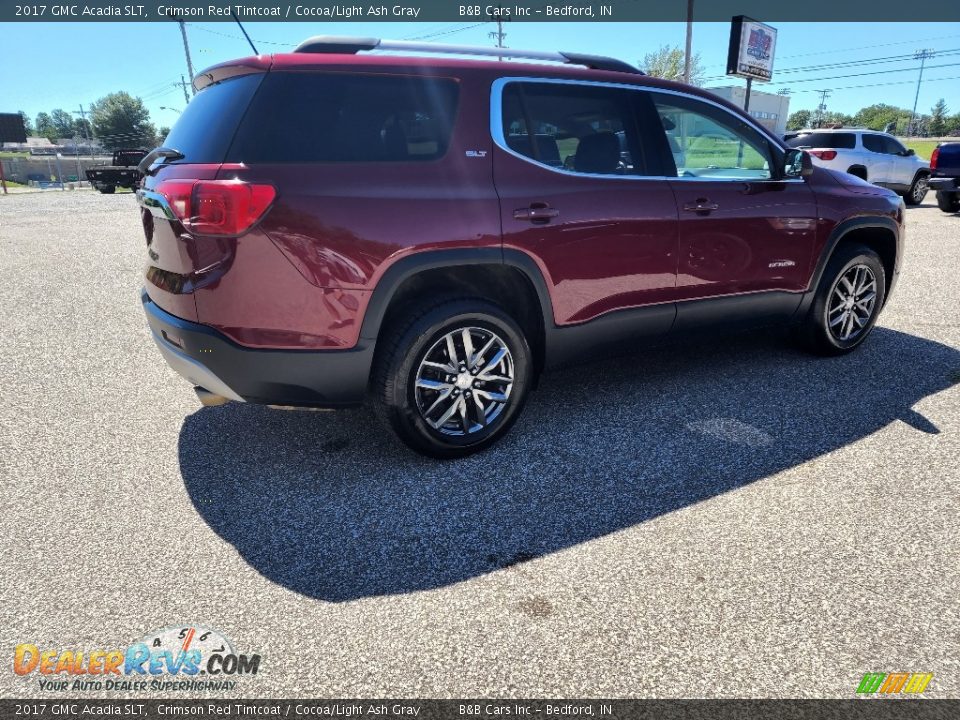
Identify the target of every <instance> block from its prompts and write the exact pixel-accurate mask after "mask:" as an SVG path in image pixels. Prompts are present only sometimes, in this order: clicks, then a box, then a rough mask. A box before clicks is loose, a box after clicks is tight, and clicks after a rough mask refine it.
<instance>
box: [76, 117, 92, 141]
mask: <svg viewBox="0 0 960 720" xmlns="http://www.w3.org/2000/svg"><path fill="white" fill-rule="evenodd" d="M73 133H74V135H76V136H77V137H81V138H84V139H87V138H92V137H93V128H92V127H90V121H89V120H87V119H86V118H77V119H76V120H74V121H73Z"/></svg>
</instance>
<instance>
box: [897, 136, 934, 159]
mask: <svg viewBox="0 0 960 720" xmlns="http://www.w3.org/2000/svg"><path fill="white" fill-rule="evenodd" d="M900 142H902V143H903V144H904V145H906V146H907V147H908V148H910V149H911V150H913V151H914V152H915V153H916V154H917V155H919V156H920V157H922V158H923V159H924V160H929V159H930V155H931V154H933V149H934V148H935V147H936V146H937V141H936V140H901V141H900Z"/></svg>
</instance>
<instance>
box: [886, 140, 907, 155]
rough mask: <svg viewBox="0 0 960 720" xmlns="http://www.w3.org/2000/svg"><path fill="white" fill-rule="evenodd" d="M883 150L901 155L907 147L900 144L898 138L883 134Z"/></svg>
mask: <svg viewBox="0 0 960 720" xmlns="http://www.w3.org/2000/svg"><path fill="white" fill-rule="evenodd" d="M882 137H883V151H884V152H885V153H888V154H890V155H899V154H900V153H902V152H906V148H905V147H904V146H903V145H901V144H900V141H898V140H897V139H896V138H892V137H887V136H886V135H883V136H882Z"/></svg>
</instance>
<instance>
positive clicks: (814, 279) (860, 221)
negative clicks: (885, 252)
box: [794, 215, 903, 318]
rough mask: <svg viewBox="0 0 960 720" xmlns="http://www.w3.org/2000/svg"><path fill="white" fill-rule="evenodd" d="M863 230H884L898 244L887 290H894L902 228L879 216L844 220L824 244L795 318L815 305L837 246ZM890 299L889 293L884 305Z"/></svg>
mask: <svg viewBox="0 0 960 720" xmlns="http://www.w3.org/2000/svg"><path fill="white" fill-rule="evenodd" d="M863 228H882V229H884V230H889V231H890V232H892V233H893V237H894V240H895V243H896V257H895V258H894V262H893V267H894V277H890V278H887V288H888V289H889V290H893V285H894V281H895V279H896V277H895V276H896V273H897V272H898V271H899V268H900V257H901V255H902V252H903V248H902V247H901V244H902V242H903V238H902V236H901V233H900V227H899V226H898V225H897V223H896V222H895V221H894V220H893V219H892V218H888V217H883V216H879V215H876V216H868V217H855V218H850V219H848V220H844V221H843V222H841V223H839V224H838V225H837V226H836V227H834V228H833V230H832V231H831V233H830V237H829V238H827V242H826V243H825V244H824V246H823V250H821V252H820V257H819V258H818V259H817V264H816V266H815V267H814V269H813V273H812V274H811V276H810V284H809V285H808V286H807V292H806V293H804V295H803V300H802V301H801V302H800V305H799V307H798V308H797V311H796V313H795V315H794V317H796V318H801V317H803V315H805V314H806V313H807V311H808V310H809V309H810V306H811V305H812V304H813V299H814V296H816V294H817V288H819V287H820V280H821V279H822V278H823V272H824V270H826V269H827V263H828V262H830V258H831V257H833V253H834V251H835V250H836V249H837V246H838V245H839V244H840V243H841V241H842V240H843V239H844V238H845V237H846V236H847V235H849V234H850V233H851V232H852V231H854V230H862V229H863ZM889 297H890V293H889V292H887V294H886V297H885V298H884V303H886V301H887V299H888V298H889Z"/></svg>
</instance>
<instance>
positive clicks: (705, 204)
mask: <svg viewBox="0 0 960 720" xmlns="http://www.w3.org/2000/svg"><path fill="white" fill-rule="evenodd" d="M719 208H720V206H719V205H718V204H717V203H715V202H710V200H708V199H707V198H697V200H696V202H692V203H687V204H686V205H684V206H683V209H684V210H686V211H687V212H695V213H699V214H701V215H707V214H709V213H710V211H711V210H718V209H719Z"/></svg>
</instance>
